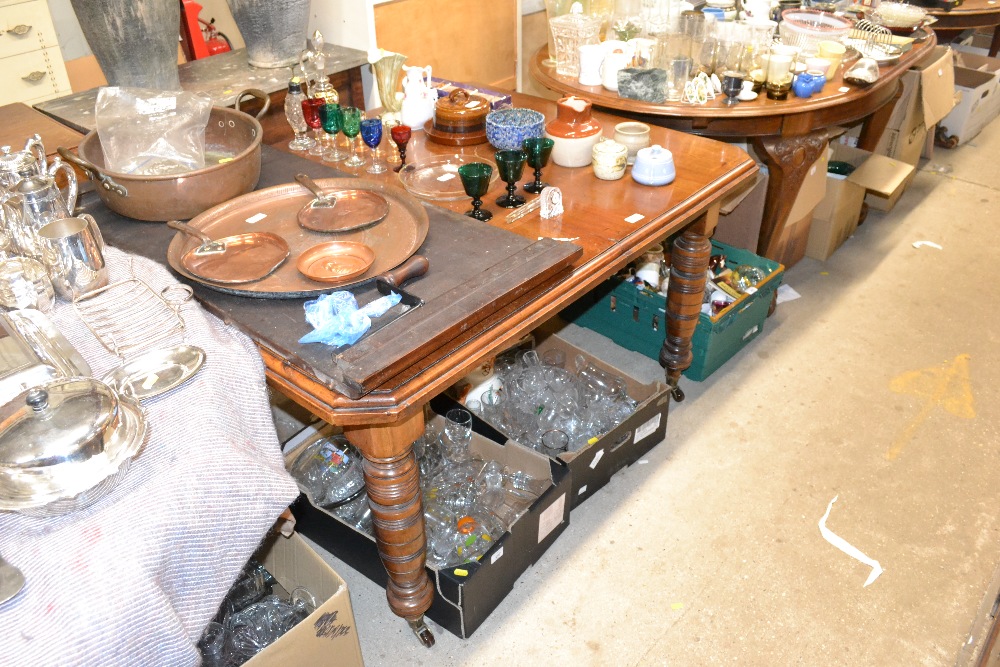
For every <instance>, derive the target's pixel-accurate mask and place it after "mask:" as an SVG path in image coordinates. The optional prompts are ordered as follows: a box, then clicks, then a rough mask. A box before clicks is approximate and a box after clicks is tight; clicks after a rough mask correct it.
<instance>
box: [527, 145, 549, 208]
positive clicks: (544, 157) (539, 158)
mask: <svg viewBox="0 0 1000 667" xmlns="http://www.w3.org/2000/svg"><path fill="white" fill-rule="evenodd" d="M554 145H555V142H554V141H553V140H552V139H549V138H547V137H529V138H527V139H525V140H524V144H523V146H524V152H525V154H526V155H527V162H528V166H529V167H531V168H532V169H534V170H535V181H534V182H533V183H525V184H524V191H525V192H530V193H531V194H533V195H537V194H538V193H539V192H541V191H542V188H544V187H546V186H548V183H542V167H544V166H545V165H547V164H548V163H549V155H551V154H552V146H554Z"/></svg>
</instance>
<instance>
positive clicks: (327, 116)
mask: <svg viewBox="0 0 1000 667" xmlns="http://www.w3.org/2000/svg"><path fill="white" fill-rule="evenodd" d="M319 117H320V120H321V121H322V122H323V131H324V132H326V133H327V134H328V135H329V136H330V145H329V146H328V147H327V148H326V150H324V151H323V160H325V161H326V162H340V161H341V160H343V159H344V158H346V157H347V154H346V153H344V151H342V150H340V149H339V148H337V133H338V132H340V126H341V124H342V123H343V114H342V113H341V111H340V105H339V104H336V103H327V104H324V105H323V106H322V107H320V110H319Z"/></svg>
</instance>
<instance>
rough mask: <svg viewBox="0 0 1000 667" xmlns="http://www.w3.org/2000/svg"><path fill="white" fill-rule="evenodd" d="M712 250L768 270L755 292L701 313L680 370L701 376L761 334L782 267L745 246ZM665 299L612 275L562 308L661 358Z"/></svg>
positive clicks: (730, 260)
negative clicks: (714, 312)
mask: <svg viewBox="0 0 1000 667" xmlns="http://www.w3.org/2000/svg"><path fill="white" fill-rule="evenodd" d="M712 254H713V255H718V254H722V255H726V256H727V258H728V259H727V260H726V263H727V265H729V266H734V267H735V266H737V265H740V264H750V265H751V266H755V267H757V268H760V269H762V270H763V271H764V272H765V273H766V274H767V275H766V276H765V278H764V280H763V281H761V282H760V284H758V285H757V291H756V292H755V293H754V294H747V295H744V296H742V297H741V298H739V299H737V300H736V301H735V302H733V304H731V305H730V306H729V307H728V308H726V309H725V310H723V311H722V312H720V313H719V314H718V315H716V316H715V317H710V316H708V315H705V314H704V313H702V314H701V316H700V317H699V320H698V326H697V327H696V328H695V332H694V336H693V337H692V339H691V347H692V355H693V358H692V361H691V366H690V367H689V368H688V369H687V370H686V371H684V375H685V376H686V377H687V378H689V379H691V380H698V381H700V380H704V379H705V378H707V377H708V376H709V375H711V374H712V373H714V372H715V371H716V370H718V369H719V367H721V366H722V365H723V364H724V363H726V362H727V361H728V360H729V359H731V358H732V357H733V355H735V354H736V353H737V352H739V351H740V350H741V349H743V346H744V345H746V344H747V343H749V342H750V341H751V340H753V339H754V338H756V337H757V336H759V335H760V333H761V331H762V330H763V328H764V320H766V319H767V311H768V310H769V309H770V307H771V299H772V298H773V296H774V292H775V291H776V290H777V289H778V286H779V285H780V284H781V279H782V278H783V277H784V273H785V267H784V266H782V265H781V264H779V263H777V262H773V261H771V260H769V259H767V258H765V257H759V256H757V255H755V254H754V253H752V252H750V251H749V250H743V249H742V248H734V247H732V246H728V245H726V244H725V243H721V242H719V241H712ZM666 304H667V299H666V297H664V296H661V295H659V294H650V293H649V292H647V291H645V290H640V289H636V287H635V285H632V284H630V283H626V282H624V281H622V280H620V279H618V278H612V279H610V280H608V281H606V282H605V283H604V284H603V285H601V286H600V287H598V288H597V289H595V290H593V291H592V292H590V293H589V294H588V295H586V296H585V297H583V298H582V299H580V300H579V301H577V302H576V303H575V304H573V305H572V306H570V307H569V308H567V309H566V310H564V311H563V313H562V316H563V318H564V319H567V320H569V321H571V322H574V323H575V324H578V325H579V326H582V327H587V328H588V329H593V330H594V331H596V332H598V333H600V334H603V335H605V336H607V337H608V338H610V339H611V340H613V341H615V342H616V343H618V344H619V345H621V346H622V347H624V348H627V349H629V350H634V351H635V352H639V353H641V354H644V355H646V356H647V357H650V358H651V359H659V357H660V348H661V347H662V346H663V339H664V337H665V335H666V334H665V331H666Z"/></svg>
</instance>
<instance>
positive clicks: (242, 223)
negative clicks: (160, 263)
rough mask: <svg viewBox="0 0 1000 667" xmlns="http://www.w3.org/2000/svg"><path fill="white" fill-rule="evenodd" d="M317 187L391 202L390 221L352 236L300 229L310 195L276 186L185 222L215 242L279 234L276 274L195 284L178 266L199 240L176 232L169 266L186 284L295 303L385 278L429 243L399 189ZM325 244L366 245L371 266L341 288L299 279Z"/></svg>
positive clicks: (343, 183) (362, 183)
mask: <svg viewBox="0 0 1000 667" xmlns="http://www.w3.org/2000/svg"><path fill="white" fill-rule="evenodd" d="M316 182H317V183H318V184H319V186H320V187H321V188H322V189H323V190H325V191H328V192H329V191H333V190H338V189H343V190H352V189H353V190H371V191H373V192H377V193H379V194H381V195H382V196H383V197H385V198H386V201H388V202H389V215H387V216H386V217H385V219H384V220H383V221H382V222H380V223H378V224H376V225H372V226H371V227H366V228H364V229H359V230H356V231H353V232H343V233H332V234H330V233H323V232H315V231H311V230H308V229H304V228H303V227H302V226H300V225H299V223H298V221H297V219H296V215H297V214H298V212H299V209H301V208H302V206H303V205H305V204H308V203H309V202H310V201H312V199H313V195H312V193H310V192H309V191H308V190H306V189H305V188H303V187H302V186H301V185H299V184H298V183H288V184H285V185H276V186H273V187H270V188H264V189H263V190H257V191H255V192H251V193H249V194H246V195H243V196H241V197H237V198H236V199H231V200H230V201H227V202H224V203H222V204H219V205H218V206H215V207H213V208H210V209H208V210H207V211H205V212H204V213H202V214H200V215H197V216H195V217H194V218H192V219H191V220H190V222H188V224H189V225H191V226H192V227H194V228H195V229H198V230H200V231H202V232H204V233H205V234H207V235H208V236H210V237H212V238H213V239H215V238H222V237H224V236H231V235H233V234H242V233H244V232H273V233H275V234H277V235H278V236H280V237H282V238H283V239H285V241H287V242H288V246H289V248H290V250H291V252H290V254H289V256H288V260H287V261H286V262H285V263H284V264H282V265H281V266H280V267H278V269H277V270H275V271H274V273H272V274H271V275H269V276H267V277H265V278H262V279H261V280H259V281H257V282H254V283H243V284H239V285H220V284H218V283H213V282H210V281H207V280H204V279H202V278H199V277H197V276H195V275H193V274H191V273H190V272H189V271H187V270H186V269H185V268H184V266H183V265H182V264H181V258H182V257H183V256H184V253H186V252H187V251H188V250H190V249H191V248H193V247H195V246H197V245H198V240H197V239H194V238H192V237H191V236H189V235H187V234H181V233H179V232H178V234H177V235H176V236H174V238H173V240H171V241H170V246H169V247H168V248H167V262H169V264H170V266H171V267H172V268H173V269H174V271H176V272H177V273H179V274H181V275H182V276H184V277H185V278H187V279H188V280H192V281H194V282H197V283H201V284H202V285H205V286H206V287H211V288H212V289H214V290H217V291H219V292H225V293H226V294H237V295H239V296H249V297H256V298H261V299H294V298H302V297H307V296H310V295H313V294H317V293H320V292H329V291H331V290H333V289H338V288H340V287H346V286H348V285H353V284H355V283H358V282H361V281H363V280H367V279H368V278H372V277H374V276H377V275H379V274H381V273H385V272H386V271H388V270H390V269H393V268H395V267H397V266H399V265H400V264H402V263H403V262H404V261H406V260H407V259H408V258H409V257H410V255H412V254H413V253H414V252H416V250H417V248H419V247H420V245H421V244H422V243H423V242H424V239H425V238H426V237H427V228H428V219H427V211H426V210H425V209H424V206H423V204H421V203H420V202H419V201H417V200H416V199H414V198H413V197H412V196H411V195H409V194H408V193H407V192H406V191H405V190H402V189H401V188H398V187H393V186H391V185H384V184H382V183H378V182H376V181H370V180H366V179H363V178H321V179H317V181H316ZM248 220H255V222H248ZM328 241H356V242H358V243H364V244H365V245H367V246H369V247H370V248H371V249H372V250H374V251H375V261H374V262H372V265H371V266H370V267H369V268H368V270H367V271H365V272H364V273H363V274H362V275H360V276H357V277H356V278H353V279H351V280H350V281H349V282H346V283H343V284H331V283H320V282H316V281H314V280H310V279H309V278H306V277H305V276H304V275H302V274H301V273H299V271H298V269H296V268H295V265H296V262H297V261H298V258H299V255H301V254H302V253H303V252H305V251H306V250H308V249H309V248H311V247H312V246H314V245H317V244H319V243H326V242H328Z"/></svg>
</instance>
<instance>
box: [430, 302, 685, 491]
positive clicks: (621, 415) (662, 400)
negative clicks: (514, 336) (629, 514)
mask: <svg viewBox="0 0 1000 667" xmlns="http://www.w3.org/2000/svg"><path fill="white" fill-rule="evenodd" d="M560 326H563V325H562V323H561V322H560V321H558V320H554V321H551V322H549V323H547V324H546V325H545V326H543V327H542V328H541V329H539V330H537V331H536V332H535V341H536V344H535V348H534V350H533V352H534V356H530V355H529V359H530V360H529V361H528V362H527V363H528V364H532V363H535V362H537V363H538V364H540V365H541V366H540V367H541V368H542V370H543V374H542V378H543V379H542V380H541V381H540V382H536V380H535V379H532V378H530V377H528V378H525V377H524V376H522V377H520V378H514V377H505V374H507V375H508V376H509V375H510V372H509V371H510V367H511V366H512V364H520V365H521V366H524V365H525V358H524V353H523V351H521V352H520V353H517V354H515V355H514V356H513V357H509V358H507V359H505V355H501V356H500V357H499V358H498V360H497V362H496V364H495V367H494V378H495V379H494V380H493V381H491V382H490V383H489V388H488V389H487V391H486V392H484V394H482V395H481V398H483V399H485V400H481V401H479V403H480V404H482V407H480V408H479V409H478V414H477V415H475V416H474V418H473V430H474V431H476V432H478V433H482V434H483V435H485V436H486V437H488V438H490V439H492V440H497V441H499V442H504V441H508V442H515V443H516V444H518V445H519V446H521V447H523V448H537V449H538V450H539V451H543V452H545V453H546V454H547V455H549V456H551V457H552V458H553V460H555V461H558V462H560V463H561V464H563V465H565V466H566V467H567V468H568V469H569V471H570V474H571V476H572V493H571V499H572V502H571V504H572V507H573V508H576V507H578V506H579V505H580V504H581V503H582V502H583V501H584V500H586V499H587V498H589V497H591V496H592V495H594V492H596V491H597V490H598V489H600V488H602V487H603V486H604V485H606V484H607V483H608V482H609V481H610V480H611V477H612V476H613V475H614V474H615V473H616V472H618V471H619V470H621V469H622V468H625V467H626V466H630V465H632V464H633V463H635V462H636V461H638V460H639V459H640V458H642V456H644V455H645V454H646V453H648V452H649V450H650V449H652V448H653V447H654V446H656V445H657V444H658V443H659V442H661V441H662V440H663V439H664V437H666V432H667V410H668V408H669V407H670V392H669V390H668V389H667V386H666V385H665V384H663V383H662V382H653V383H651V384H643V383H641V382H639V381H638V380H636V379H635V378H633V377H631V376H629V375H628V374H627V373H625V372H623V371H621V370H619V369H617V368H615V367H613V366H611V365H609V364H606V363H604V362H603V361H601V360H600V359H598V358H596V357H594V356H593V355H591V354H589V353H588V352H586V351H585V350H583V349H581V348H579V347H577V346H576V345H573V344H572V343H570V342H569V341H567V340H565V339H564V338H562V337H560V336H559V334H558V333H557V330H558V328H559V327H560ZM546 362H548V363H546ZM559 364H562V366H561V367H560V366H559ZM515 369H516V365H515ZM546 375H548V376H551V378H548V379H546ZM529 385H535V386H536V388H537V389H538V391H539V392H540V393H539V395H538V396H527V395H525V396H521V395H519V394H521V392H522V391H523V389H522V388H523V387H526V386H529ZM499 387H504V388H502V389H499V390H497V389H498V388H499ZM508 387H509V389H508ZM553 394H556V395H560V396H561V397H562V398H567V399H569V400H568V401H567V402H564V403H563V407H562V408H561V409H559V408H557V411H553V410H552V409H550V405H549V404H548V403H549V402H550V401H547V399H546V398H540V397H541V396H542V395H545V396H546V397H551V396H552V395H553ZM581 396H593V397H595V398H596V397H598V396H602V398H600V399H599V400H595V401H594V402H593V403H590V404H589V405H588V407H589V408H593V407H594V406H603V407H602V409H605V408H609V409H608V412H607V415H606V416H604V417H601V418H600V421H599V423H600V424H601V425H599V426H597V427H596V428H593V427H590V428H588V427H587V426H586V425H583V422H584V421H585V420H587V419H592V418H594V417H595V415H594V414H593V412H592V413H591V414H589V415H588V414H587V413H585V412H578V411H575V410H573V409H572V405H573V404H574V403H576V404H579V398H580V397H581ZM445 400H450V399H445V398H444V397H439V398H438V399H436V402H432V405H435V406H436V407H435V409H437V410H438V411H441V410H442V409H444V408H445V407H447V406H446V404H444V403H443V401H445ZM472 400H479V399H477V398H475V397H472ZM496 401H500V403H501V404H500V405H493V406H491V405H489V403H491V402H496ZM536 405H537V407H533V409H529V408H528V407H526V406H536ZM567 408H568V409H567ZM532 413H533V414H532ZM512 416H513V418H512ZM518 416H519V417H520V419H518ZM526 417H532V418H533V419H530V420H528V421H527V422H526V420H525V418H526ZM578 425H582V426H578ZM515 431H517V433H514V432H515ZM561 433H568V434H571V437H567V438H565V441H566V443H567V444H566V445H565V450H564V451H563V450H561V443H559V444H557V445H556V446H557V447H560V449H553V448H550V447H548V445H550V444H553V443H552V440H551V436H553V435H558V436H559V437H560V438H562V435H561Z"/></svg>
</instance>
